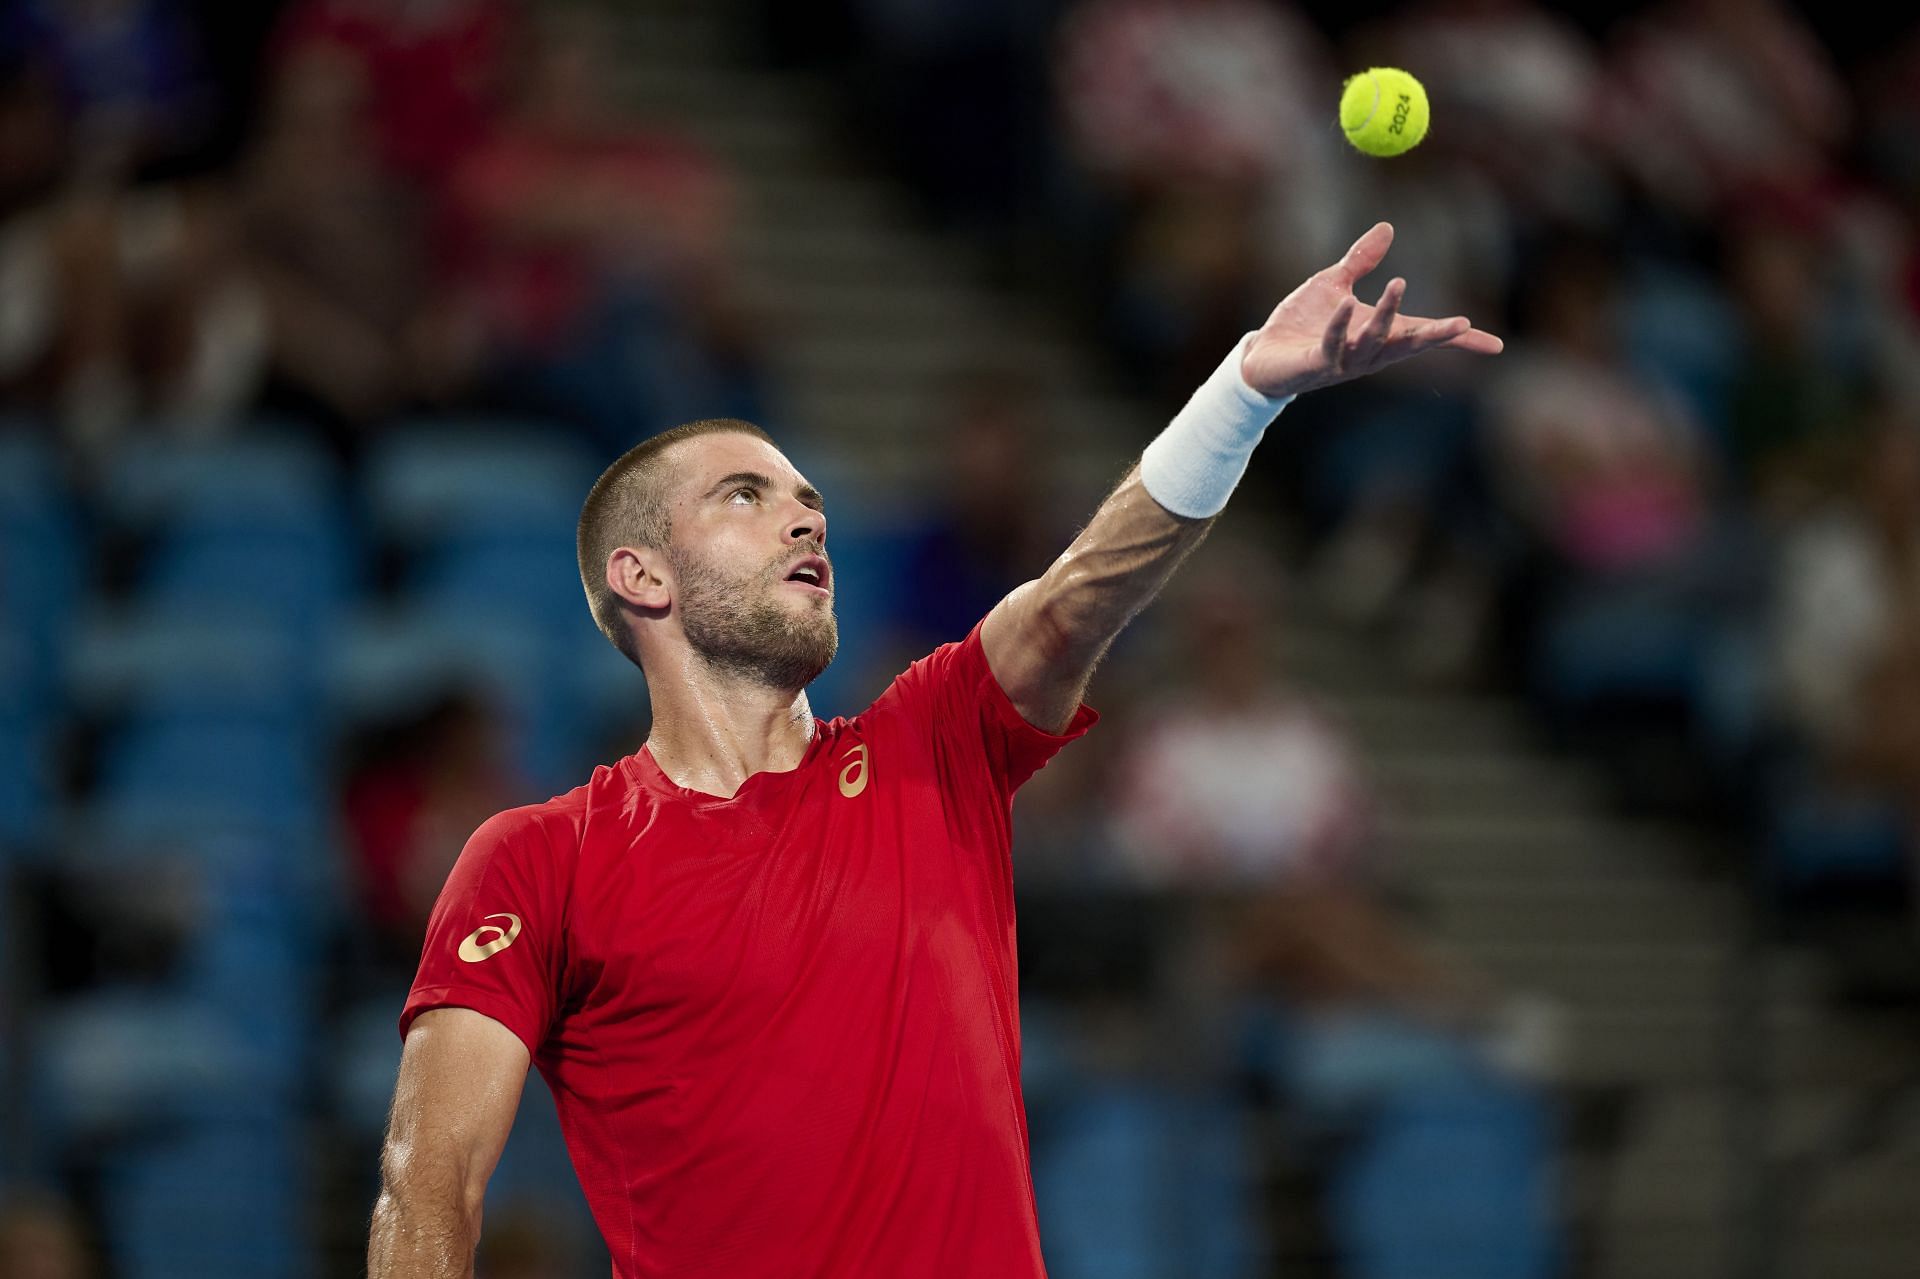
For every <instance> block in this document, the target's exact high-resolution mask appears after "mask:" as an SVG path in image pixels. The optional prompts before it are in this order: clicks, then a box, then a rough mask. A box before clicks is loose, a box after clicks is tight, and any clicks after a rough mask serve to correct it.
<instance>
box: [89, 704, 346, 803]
mask: <svg viewBox="0 0 1920 1279" xmlns="http://www.w3.org/2000/svg"><path fill="white" fill-rule="evenodd" d="M93 803H94V804H95V805H96V806H98V807H99V808H101V809H102V810H104V811H106V812H107V813H109V814H113V815H115V816H117V817H118V818H120V819H121V820H123V821H125V822H127V823H128V824H130V825H137V824H138V822H139V821H140V820H142V819H144V820H148V821H151V822H152V823H153V824H154V825H155V826H156V827H163V826H165V825H168V824H171V823H176V822H179V823H185V822H191V821H194V820H204V821H206V822H208V823H210V824H219V823H232V824H235V825H238V826H241V827H244V828H247V829H257V830H264V831H278V830H288V831H311V830H313V829H316V827H317V825H318V823H320V822H321V821H322V820H323V819H324V815H325V811H326V810H325V801H324V796H323V777H322V774H321V770H320V767H319V762H318V761H317V760H316V759H315V758H314V748H313V744H312V742H311V741H310V739H309V737H308V735H307V734H306V733H305V732H304V731H303V730H302V729H301V728H300V727H298V726H296V725H293V724H290V723H289V722H287V721H285V720H283V719H277V718H252V717H247V716H240V715H217V714H201V713H196V712H192V711H171V710H168V711H160V712H155V713H143V714H138V715H134V716H132V717H130V718H129V719H128V720H127V721H126V722H124V723H123V724H122V725H120V726H119V727H118V728H117V729H116V731H115V732H114V733H113V734H112V735H111V736H110V737H109V738H108V739H107V740H106V742H105V743H104V744H103V746H102V747H101V751H100V769H99V778H98V784H97V786H96V788H95V793H94V797H93Z"/></svg>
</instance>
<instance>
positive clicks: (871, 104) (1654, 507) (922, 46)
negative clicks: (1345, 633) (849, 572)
mask: <svg viewBox="0 0 1920 1279" xmlns="http://www.w3.org/2000/svg"><path fill="white" fill-rule="evenodd" d="M835 8H836V11H837V13H838V23H837V25H834V26H832V38H831V39H817V40H815V41H814V42H813V43H812V44H811V45H809V44H806V43H805V42H804V41H801V42H797V44H796V46H795V47H797V49H798V52H795V53H791V54H790V55H788V56H789V57H791V58H792V59H794V60H799V61H803V62H810V63H819V64H829V65H831V64H835V63H840V64H844V65H846V66H849V67H851V68H854V69H856V70H866V69H868V68H871V67H873V66H879V67H881V68H885V69H886V70H885V71H870V72H869V73H868V74H866V75H865V76H864V77H855V83H859V84H862V85H864V92H865V93H866V94H867V95H868V99H867V104H866V106H865V107H864V108H863V111H862V115H863V118H864V116H865V115H866V113H867V112H873V113H874V115H875V116H876V117H878V118H885V119H887V120H891V121H898V122H900V127H899V129H898V133H897V136H896V137H895V138H894V151H895V154H896V156H897V157H898V163H899V167H900V171H901V173H902V174H903V176H905V177H907V178H908V179H909V180H910V181H913V182H914V183H916V185H917V186H918V188H919V189H920V190H921V191H922V192H923V193H924V194H925V196H926V199H927V203H928V206H929V208H930V209H931V210H932V211H933V212H934V213H935V215H936V216H940V217H942V218H944V219H945V220H946V221H948V222H949V223H950V224H951V225H953V226H955V227H957V228H960V229H963V230H970V231H972V232H974V233H976V234H979V235H981V236H983V237H984V238H986V239H987V241H988V242H990V243H992V244H994V245H996V246H999V247H1000V248H1001V249H1002V250H1003V260H1004V261H1005V262H1007V263H1009V264H1012V269H1013V270H1015V271H1016V272H1017V273H1019V274H1020V275H1021V276H1022V277H1023V278H1025V279H1027V280H1028V281H1029V282H1030V283H1035V284H1040V285H1044V286H1048V287H1051V288H1052V289H1054V290H1055V291H1056V292H1057V293H1058V294H1060V295H1061V296H1062V297H1064V298H1065V299H1066V300H1067V302H1068V304H1069V305H1072V306H1075V307H1077V308H1078V310H1079V312H1080V313H1081V314H1082V315H1083V316H1084V317H1085V319H1086V322H1087V323H1088V324H1089V325H1090V326H1093V327H1094V328H1095V329H1096V330H1097V331H1099V332H1100V333H1101V334H1102V335H1103V337H1104V339H1105V342H1106V346H1107V349H1109V350H1111V351H1112V352H1114V353H1115V354H1116V356H1117V357H1118V358H1116V359H1115V360H1114V362H1113V370H1112V372H1113V376H1114V377H1115V378H1116V379H1123V380H1128V381H1130V382H1131V383H1132V384H1133V385H1134V386H1135V387H1136V388H1137V389H1139V390H1141V391H1143V392H1147V393H1150V394H1152V395H1153V396H1154V397H1155V399H1156V401H1157V402H1160V403H1167V404H1171V403H1177V402H1179V401H1180V400H1181V399H1182V398H1184V396H1185V394H1186V393H1187V391H1188V390H1189V389H1190V388H1191V387H1192V386H1193V385H1194V384H1195V383H1196V382H1197V381H1198V380H1200V379H1201V378H1203V377H1204V376H1205V375H1206V373H1207V372H1209V371H1210V370H1211V369H1212V367H1213V365H1214V363H1215V362H1216V361H1217V360H1218V358H1219V353H1220V352H1221V351H1222V350H1223V349H1225V347H1226V346H1227V344H1228V343H1230V342H1231V341H1232V340H1233V338H1234V336H1235V335H1236V334H1239V333H1242V332H1244V331H1246V330H1247V329H1249V328H1251V327H1253V326H1255V325H1256V324H1257V323H1258V322H1259V320H1260V319H1261V317H1262V316H1264V315H1265V313H1266V312H1267V310H1268V309H1270V308H1271V306H1272V305H1273V304H1274V302H1276V301H1277V300H1278V299H1279V298H1280V297H1282V296H1284V295H1285V294H1286V293H1287V292H1289V291H1290V290H1291V289H1292V288H1293V287H1294V285H1296V284H1297V283H1298V282H1299V281H1300V280H1301V279H1303V278H1304V277H1305V276H1306V275H1308V274H1310V273H1311V272H1313V271H1316V270H1318V269H1320V268H1321V267H1323V266H1325V265H1326V264H1328V263H1330V262H1332V261H1334V260H1336V259H1337V258H1338V257H1339V256H1340V254H1341V253H1343V252H1344V251H1345V249H1346V247H1347V245H1348V244H1349V243H1350V242H1351V241H1352V239H1353V238H1354V236H1355V235H1356V234H1357V233H1358V231H1360V230H1363V229H1365V228H1366V227H1367V226H1369V225H1371V224H1372V223H1373V222H1375V221H1377V220H1380V219H1386V220H1389V221H1391V222H1393V224H1394V226H1395V238H1394V243H1393V247H1392V248H1391V250H1390V251H1389V254H1388V257H1387V260H1386V264H1385V265H1384V266H1383V267H1382V268H1380V269H1379V270H1378V271H1376V272H1375V278H1370V279H1368V280H1365V281H1362V282H1361V284H1360V286H1359V287H1358V289H1357V292H1358V293H1359V294H1360V297H1361V300H1362V301H1367V302H1371V301H1373V300H1375V299H1376V298H1377V297H1378V295H1379V292H1380V290H1381V289H1382V288H1383V287H1384V286H1385V284H1386V281H1387V279H1388V278H1389V277H1390V276H1393V275H1401V276H1404V277H1405V278H1406V279H1407V280H1408V282H1409V290H1408V295H1407V298H1406V302H1405V304H1404V305H1405V309H1406V311H1408V312H1409V313H1412V314H1417V315H1425V316H1433V317H1441V316H1448V315H1455V314H1466V315H1470V316H1472V317H1473V319H1474V321H1475V323H1476V325H1477V326H1478V327H1480V328H1482V329H1486V330H1489V331H1492V332H1495V333H1499V334H1501V335H1502V336H1503V337H1504V338H1505V339H1506V341H1507V348H1506V351H1505V352H1504V353H1503V354H1502V355H1501V356H1500V357H1498V358H1497V359H1495V360H1492V361H1484V360H1469V359H1464V358H1457V357H1453V358H1450V357H1446V356H1441V357H1437V358H1428V359H1423V360H1417V361H1414V362H1412V363H1410V364H1408V365H1405V366H1402V367H1400V368H1397V369H1392V370H1389V371H1387V372H1385V373H1383V374H1381V375H1378V376H1375V377H1373V378H1370V379H1367V380H1366V381H1365V382H1364V383H1363V384H1359V385H1355V386H1353V387H1351V388H1343V389H1342V390H1340V391H1337V392H1332V393H1327V394H1323V395H1321V396H1316V397H1310V399H1309V400H1308V401H1303V402H1301V403H1299V404H1296V405H1294V406H1293V407H1291V408H1289V409H1288V410H1287V412H1286V413H1285V414H1283V415H1282V417H1281V419H1280V423H1279V425H1277V426H1276V427H1275V428H1274V429H1273V430H1272V431H1271V432H1270V433H1269V435H1268V442H1267V443H1266V444H1265V445H1264V446H1263V448H1262V449H1261V451H1260V453H1259V454H1257V455H1256V460H1255V462H1254V471H1253V474H1252V477H1251V478H1250V481H1249V483H1250V484H1251V485H1254V486H1260V485H1263V484H1264V485H1265V496H1266V497H1267V498H1268V499H1270V509H1271V510H1273V511H1274V512H1276V513H1277V518H1278V519H1279V520H1281V521H1282V522H1283V523H1284V524H1286V525H1289V526H1290V531H1291V532H1293V533H1294V534H1296V535H1297V542H1298V544H1300V545H1301V546H1303V547H1304V549H1305V554H1306V557H1307V562H1306V565H1305V568H1306V571H1307V573H1308V574H1309V577H1310V580H1311V581H1312V582H1313V583H1314V586H1315V590H1316V594H1317V596H1318V598H1319V600H1320V601H1321V602H1322V603H1324V604H1325V606H1326V607H1327V608H1329V609H1330V610H1331V611H1332V612H1334V613H1335V614H1336V615H1338V616H1340V617H1343V618H1345V619H1347V620H1349V621H1350V622H1352V623H1353V624H1355V625H1359V626H1363V627H1366V628H1369V629H1370V630H1372V631H1375V632H1377V633H1378V634H1380V635H1382V636H1384V637H1385V638H1386V639H1387V640H1388V641H1389V642H1390V643H1391V644H1393V645H1394V646H1395V647H1396V648H1397V649H1399V650H1400V651H1401V653H1402V654H1403V656H1404V660H1405V662H1406V665H1407V666H1408V668H1409V670H1410V671H1411V672H1413V673H1415V674H1417V675H1419V676H1420V677H1422V678H1425V679H1429V680H1432V681H1435V682H1437V683H1441V684H1461V685H1467V686H1474V685H1483V684H1493V685H1497V686H1501V687H1507V688H1514V689H1517V690H1519V691H1521V692H1523V693H1524V694H1525V695H1526V696H1527V697H1528V698H1529V699H1530V700H1531V701H1532V702H1533V703H1534V704H1535V705H1536V706H1537V707H1538V708H1539V709H1540V711H1541V712H1542V718H1543V721H1544V722H1545V723H1546V724H1548V725H1549V726H1550V727H1552V728H1553V729H1554V730H1555V731H1556V732H1558V733H1560V734H1562V735H1563V736H1564V738H1565V739H1566V740H1568V741H1571V742H1575V743H1579V744H1582V745H1585V746H1588V747H1591V748H1593V749H1594V750H1596V751H1598V752H1599V753H1600V754H1601V756H1602V757H1603V758H1605V759H1608V760H1610V761H1611V762H1612V763H1614V764H1615V766H1616V771H1617V772H1618V773H1619V774H1620V780H1621V782H1622V790H1623V793H1624V795H1625V796H1626V797H1627V798H1629V799H1630V800H1632V801H1634V802H1641V803H1645V804H1647V805H1649V806H1652V807H1656V808H1660V809H1662V810H1663V811H1679V812H1682V813H1687V814H1692V815H1703V816H1707V817H1709V818H1710V819H1711V820H1713V821H1715V822H1718V823H1720V824H1721V825H1722V827H1723V828H1726V827H1727V824H1728V823H1731V824H1732V827H1731V828H1732V829H1736V830H1737V831H1738V832H1739V833H1740V834H1741V836H1742V837H1743V839H1744V840H1745V841H1746V842H1748V843H1750V844H1751V845H1752V846H1754V847H1758V848H1761V849H1763V850H1764V854H1763V857H1762V861H1763V863H1764V865H1763V866H1762V867H1761V869H1762V870H1763V871H1764V872H1766V874H1767V875H1768V876H1769V877H1770V880H1771V882H1774V883H1776V884H1778V885H1780V886H1781V887H1783V888H1784V889H1787V890H1789V893H1790V892H1791V890H1792V888H1793V887H1794V886H1804V887H1807V888H1808V889H1809V890H1811V889H1812V887H1813V886H1814V884H1815V883H1816V881H1824V880H1829V879H1838V880H1846V879H1849V878H1853V877H1859V878H1863V879H1864V880H1865V881H1866V882H1868V883H1870V884H1872V885H1873V887H1874V889H1875V891H1879V890H1884V889H1888V888H1892V889H1894V890H1895V896H1896V897H1898V898H1899V899H1900V900H1903V901H1904V900H1910V895H1911V894H1910V885H1911V879H1912V873H1911V870H1910V867H1911V866H1912V865H1913V864H1914V854H1913V851H1912V850H1913V849H1914V848H1915V845H1916V841H1915V838H1914V833H1915V822H1916V818H1917V817H1920V788H1917V787H1916V777H1917V776H1920V774H1917V773H1916V764H1917V763H1920V705H1917V704H1916V703H1915V701H1914V690H1915V688H1916V687H1920V679H1917V677H1916V674H1915V668H1916V660H1920V647H1916V640H1915V636H1916V635H1920V631H1916V630H1915V628H1914V627H1913V626H1912V625H1911V624H1910V621H1911V618H1912V616H1913V613H1912V610H1913V609H1914V607H1915V603H1916V600H1917V599H1920V595H1917V594H1916V592H1917V591H1920V579H1916V576H1915V574H1916V567H1915V566H1916V563H1917V562H1920V561H1916V560H1915V545H1916V543H1915V535H1916V527H1915V522H1916V518H1917V517H1920V487H1916V485H1917V484H1920V480H1916V469H1917V467H1916V461H1915V458H1916V450H1920V144H1916V142H1915V141H1914V139H1915V137H1916V132H1915V125H1916V111H1915V108H1914V107H1913V106H1912V104H1911V103H1910V101H1909V100H1908V99H1909V97H1910V95H1909V94H1907V93H1906V92H1905V88H1906V87H1908V86H1911V85H1912V84H1914V83H1915V82H1916V81H1917V80H1920V28H1916V27H1914V25H1913V24H1912V23H1907V24H1906V25H1905V27H1904V29H1898V30H1895V29H1888V30H1885V31H1883V32H1882V33H1881V36H1882V37H1884V38H1876V39H1874V40H1873V41H1871V42H1868V41H1864V40H1861V39H1860V37H1859V36H1858V34H1852V28H1850V27H1849V26H1847V24H1845V23H1844V22H1843V21H1841V20H1840V19H1839V18H1838V17H1833V16H1830V15H1825V14H1820V13H1802V12H1801V11H1799V10H1797V9H1795V8H1793V7H1790V6H1787V5H1784V4H1778V3H1770V2H1767V0H1668V2H1666V3H1658V4H1651V5H1636V6H1629V7H1628V8H1627V9H1624V10H1622V9H1618V8H1617V7H1615V6H1593V7H1582V6H1570V7H1565V8H1563V7H1559V6H1543V5H1539V4H1535V3H1528V2H1526V0H1443V2H1440V3H1429V4H1418V5H1409V6H1400V7H1393V8H1383V9H1381V10H1373V9H1371V8H1368V7H1361V8H1358V9H1355V8H1353V7H1351V6H1341V7H1337V8H1336V7H1334V6H1326V5H1317V4H1312V3H1304V4H1283V3H1271V2H1269V0H1079V2H1077V3H1070V4H1064V5H1061V6H1058V7H1057V8H1056V9H1055V10H1053V11H1051V12H1050V13H1049V14H1048V15H1047V16H1046V17H1045V18H1044V19H1043V18H1041V17H1038V16H1036V14H1035V11H1034V9H1033V7H1031V6H1024V5H998V6H995V5H986V6H982V5H976V4H963V3H959V2H958V0H955V2H953V3H919V4H912V5H900V4H892V3H887V2H885V0H848V3H845V4H842V5H839V6H836V7H835ZM1823 22H1824V23H1825V24H1826V27H1827V29H1824V30H1823V29H1822V28H1821V24H1822V23H1823ZM777 25H778V24H777V21H776V22H775V26H776V27H777ZM784 47H787V46H783V45H782V44H780V43H779V42H777V41H770V48H771V49H772V50H773V51H775V52H778V51H779V50H781V49H782V48H784ZM1369 65H1386V66H1401V67H1406V68H1410V69H1412V70H1413V71H1414V72H1415V73H1416V74H1417V75H1418V76H1419V77H1420V78H1421V79H1422V81H1423V82H1424V84H1425V85H1426V87H1427V90H1428V93H1429V96H1430V98H1431V101H1432V102H1433V112H1434V115H1433V118H1434V124H1433V127H1432V130H1431V133H1430V134H1429V136H1428V137H1427V139H1426V140H1425V141H1424V142H1422V143H1421V144H1420V146H1419V147H1417V148H1416V149H1415V150H1414V151H1412V152H1410V153H1408V154H1407V155H1405V156H1403V157H1400V158H1397V159H1395V160H1393V161H1392V162H1381V161H1374V160H1371V159H1367V158H1364V157H1360V156H1358V155H1357V154H1356V153H1354V152H1353V151H1352V149H1351V148H1350V147H1349V146H1348V144H1347V143H1346V141H1345V139H1344V138H1343V137H1342V136H1341V135H1340V132H1339V129H1338V127H1337V123H1336V122H1335V120H1334V119H1333V117H1332V115H1331V113H1330V112H1329V110H1328V109H1327V106H1326V104H1327V103H1329V102H1334V101H1337V99H1338V97H1339V87H1340V84H1341V81H1342V79H1343V77H1344V76H1345V75H1348V74H1351V72H1352V71H1353V70H1354V69H1357V68H1361V67H1365V66H1369ZM880 104H885V107H886V109H885V110H884V111H877V110H876V107H877V106H878V105H880ZM954 186H964V187H966V188H967V190H968V195H967V196H966V198H964V199H956V198H950V194H951V188H952V187H954ZM1033 246H1040V247H1039V248H1038V249H1037V250H1036V249H1035V248H1034V247H1033ZM1254 500H1255V501H1258V500H1260V499H1258V498H1256V499H1254ZM1882 896H1884V893H1883V894H1882Z"/></svg>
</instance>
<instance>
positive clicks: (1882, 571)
mask: <svg viewBox="0 0 1920 1279" xmlns="http://www.w3.org/2000/svg"><path fill="white" fill-rule="evenodd" d="M1878 418H1879V420H1878V422H1877V424H1876V426H1875V429H1874V431H1873V433H1872V436H1871V437H1870V440H1869V441H1868V443H1867V447H1865V448H1863V449H1860V450H1859V451H1858V453H1857V457H1858V459H1859V461H1858V468H1859V470H1858V476H1857V479H1856V481H1855V483H1854V485H1853V487H1852V491H1851V492H1850V493H1848V494H1847V497H1848V499H1849V500H1848V501H1846V502H1844V503H1841V504H1829V506H1828V507H1827V509H1825V510H1823V511H1822V512H1821V513H1820V514H1818V515H1816V516H1813V517H1810V518H1807V519H1805V520H1803V521H1801V522H1800V524H1798V525H1797V526H1796V527H1795V529H1794V530H1793V532H1792V533H1791V534H1790V536H1789V538H1788V540H1787V542H1786V546H1785V549H1784V551H1783V553H1782V555H1781V560H1780V574H1779V575H1780V587H1781V589H1780V598H1779V611H1778V613H1777V615H1776V622H1775V631H1774V635H1775V658H1776V669H1777V671H1778V677H1779V691H1780V696H1781V698H1782V701H1783V704H1784V708H1785V709H1786V711H1787V712H1788V715H1789V718H1790V721H1791V723H1792V724H1793V725H1794V726H1795V728H1796V729H1797V730H1798V731H1799V732H1800V733H1802V734H1803V735H1804V736H1805V739H1806V740H1807V741H1808V743H1809V744H1810V745H1811V746H1812V747H1813V748H1814V749H1815V750H1816V752H1817V753H1818V754H1819V755H1820V756H1821V757H1823V758H1824V759H1825V760H1826V761H1827V762H1828V764H1829V766H1830V768H1831V770H1832V771H1833V772H1834V773H1835V774H1837V776H1838V778H1839V779H1841V780H1842V781H1843V782H1847V783H1851V784H1853V785H1855V786H1859V785H1866V786H1869V787H1872V788H1874V789H1877V790H1879V791H1881V792H1882V793H1885V794H1888V795H1891V796H1894V797H1896V798H1898V800H1899V801H1900V802H1902V803H1903V804H1906V805H1909V806H1911V807H1913V808H1915V810H1916V813H1920V736H1916V731H1917V730H1920V644H1917V643H1916V636H1920V414H1916V412H1915V410H1914V408H1913V406H1911V405H1905V404H1898V403H1887V404H1883V405H1882V406H1881V408H1880V412H1879V415H1878Z"/></svg>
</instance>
